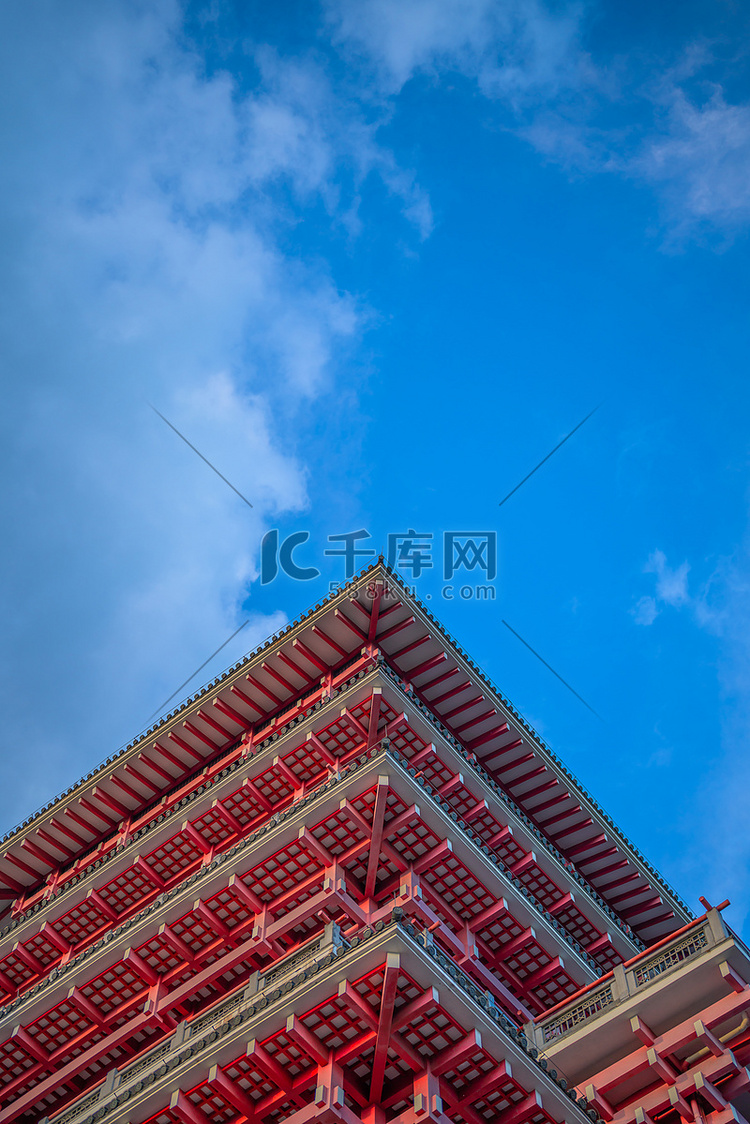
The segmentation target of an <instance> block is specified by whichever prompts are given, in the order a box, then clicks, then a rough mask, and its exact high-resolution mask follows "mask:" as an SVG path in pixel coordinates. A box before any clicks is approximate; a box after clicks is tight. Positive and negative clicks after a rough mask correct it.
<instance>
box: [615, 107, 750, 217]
mask: <svg viewBox="0 0 750 1124" xmlns="http://www.w3.org/2000/svg"><path fill="white" fill-rule="evenodd" d="M657 104H658V105H659V106H660V107H661V106H664V107H666V111H665V112H664V115H663V117H664V119H663V123H662V126H661V129H659V130H658V131H656V132H655V133H654V134H653V135H651V136H649V137H647V138H646V140H645V142H644V145H643V149H642V151H641V153H640V154H639V155H638V156H637V157H636V159H635V160H634V161H633V163H632V171H633V172H634V173H636V174H639V175H641V176H642V177H643V178H644V179H646V180H648V181H649V182H651V183H654V184H657V185H659V186H660V187H661V189H662V191H663V193H664V196H665V200H666V203H667V205H668V207H669V212H670V215H671V217H672V218H673V220H674V221H675V223H676V225H677V227H678V229H680V230H683V229H686V228H688V227H690V226H691V225H698V226H706V225H710V226H715V227H719V228H724V229H728V230H731V229H733V228H736V227H737V226H739V225H741V224H745V223H747V221H748V219H750V105H748V104H740V105H732V104H730V103H728V102H727V101H726V99H725V94H724V91H723V90H722V89H721V88H720V87H714V88H713V91H712V93H711V96H710V97H709V98H708V99H707V100H706V101H704V102H703V104H696V102H695V100H691V99H690V98H689V97H688V95H687V93H686V92H685V90H684V89H682V88H681V87H680V86H678V85H671V86H667V88H666V90H663V91H662V92H661V93H660V95H659V98H658V103H657Z"/></svg>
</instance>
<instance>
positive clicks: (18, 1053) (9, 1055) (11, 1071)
mask: <svg viewBox="0 0 750 1124" xmlns="http://www.w3.org/2000/svg"><path fill="white" fill-rule="evenodd" d="M33 1065H36V1058H32V1057H31V1055H30V1054H29V1053H28V1052H27V1051H26V1050H24V1048H23V1046H21V1045H19V1043H17V1042H15V1041H13V1040H11V1041H10V1042H4V1043H3V1044H2V1046H0V1080H1V1081H2V1084H3V1085H7V1084H8V1083H9V1082H11V1081H13V1079H14V1078H16V1077H20V1076H21V1074H22V1073H25V1072H26V1070H27V1069H31V1067H32V1066H33Z"/></svg>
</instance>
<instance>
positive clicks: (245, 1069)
mask: <svg viewBox="0 0 750 1124" xmlns="http://www.w3.org/2000/svg"><path fill="white" fill-rule="evenodd" d="M264 1045H265V1043H264ZM305 1060H306V1061H307V1060H308V1059H306V1058H305ZM222 1069H223V1070H224V1072H225V1073H226V1075H227V1077H229V1078H231V1080H232V1081H235V1082H236V1083H237V1084H238V1085H239V1087H240V1088H241V1089H242V1091H243V1092H244V1093H245V1094H246V1095H247V1096H248V1097H249V1098H250V1100H252V1101H256V1102H257V1101H259V1100H262V1098H263V1097H267V1096H268V1095H269V1093H273V1092H275V1090H276V1085H275V1084H274V1083H273V1081H272V1080H271V1079H270V1078H269V1077H266V1075H265V1073H264V1072H263V1070H262V1069H261V1068H260V1067H259V1066H258V1064H257V1062H255V1060H254V1059H253V1058H246V1057H244V1056H243V1057H239V1058H237V1059H236V1060H235V1061H233V1062H230V1063H229V1065H225V1066H222ZM288 1072H289V1076H290V1078H291V1079H292V1080H294V1078H295V1077H297V1076H298V1075H299V1073H300V1072H302V1069H301V1066H300V1065H299V1064H297V1065H296V1067H292V1068H291V1069H290V1070H289V1071H288Z"/></svg>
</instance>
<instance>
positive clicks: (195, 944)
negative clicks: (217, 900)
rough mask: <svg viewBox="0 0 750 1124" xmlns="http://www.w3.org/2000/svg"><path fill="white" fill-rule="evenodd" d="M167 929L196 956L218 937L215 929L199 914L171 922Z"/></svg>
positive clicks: (187, 915)
mask: <svg viewBox="0 0 750 1124" xmlns="http://www.w3.org/2000/svg"><path fill="white" fill-rule="evenodd" d="M212 912H213V911H212ZM169 928H170V929H171V930H172V932H173V933H174V934H175V936H176V937H180V938H181V939H182V940H183V941H184V942H185V944H186V945H187V946H188V947H189V948H190V950H191V952H193V953H194V954H195V955H196V956H197V955H198V954H199V953H200V952H202V950H203V949H204V948H205V947H206V946H207V945H209V944H211V942H212V941H215V940H216V938H217V936H218V933H217V930H216V928H215V927H212V926H211V924H210V922H209V921H208V920H207V919H206V918H204V917H202V916H201V914H200V913H188V914H186V915H185V916H184V917H181V918H180V919H179V921H175V922H173V923H172V924H171V925H170V926H169Z"/></svg>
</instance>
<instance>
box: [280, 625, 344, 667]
mask: <svg viewBox="0 0 750 1124" xmlns="http://www.w3.org/2000/svg"><path fill="white" fill-rule="evenodd" d="M311 631H312V632H313V634H314V635H315V636H319V637H320V639H321V640H323V641H324V642H325V643H326V644H327V645H328V647H329V648H333V650H334V652H337V653H338V654H339V655H340V656H341V658H342V659H347V658H348V657H349V656H350V655H351V652H348V651H347V650H346V648H342V647H341V645H340V644H337V642H336V641H335V640H334V639H333V638H332V637H330V636H329V635H328V633H326V632H324V631H323V629H322V628H319V627H318V625H316V624H314V625H313V626H312V630H311ZM293 643H297V642H296V641H293ZM300 643H301V642H300Z"/></svg>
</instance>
